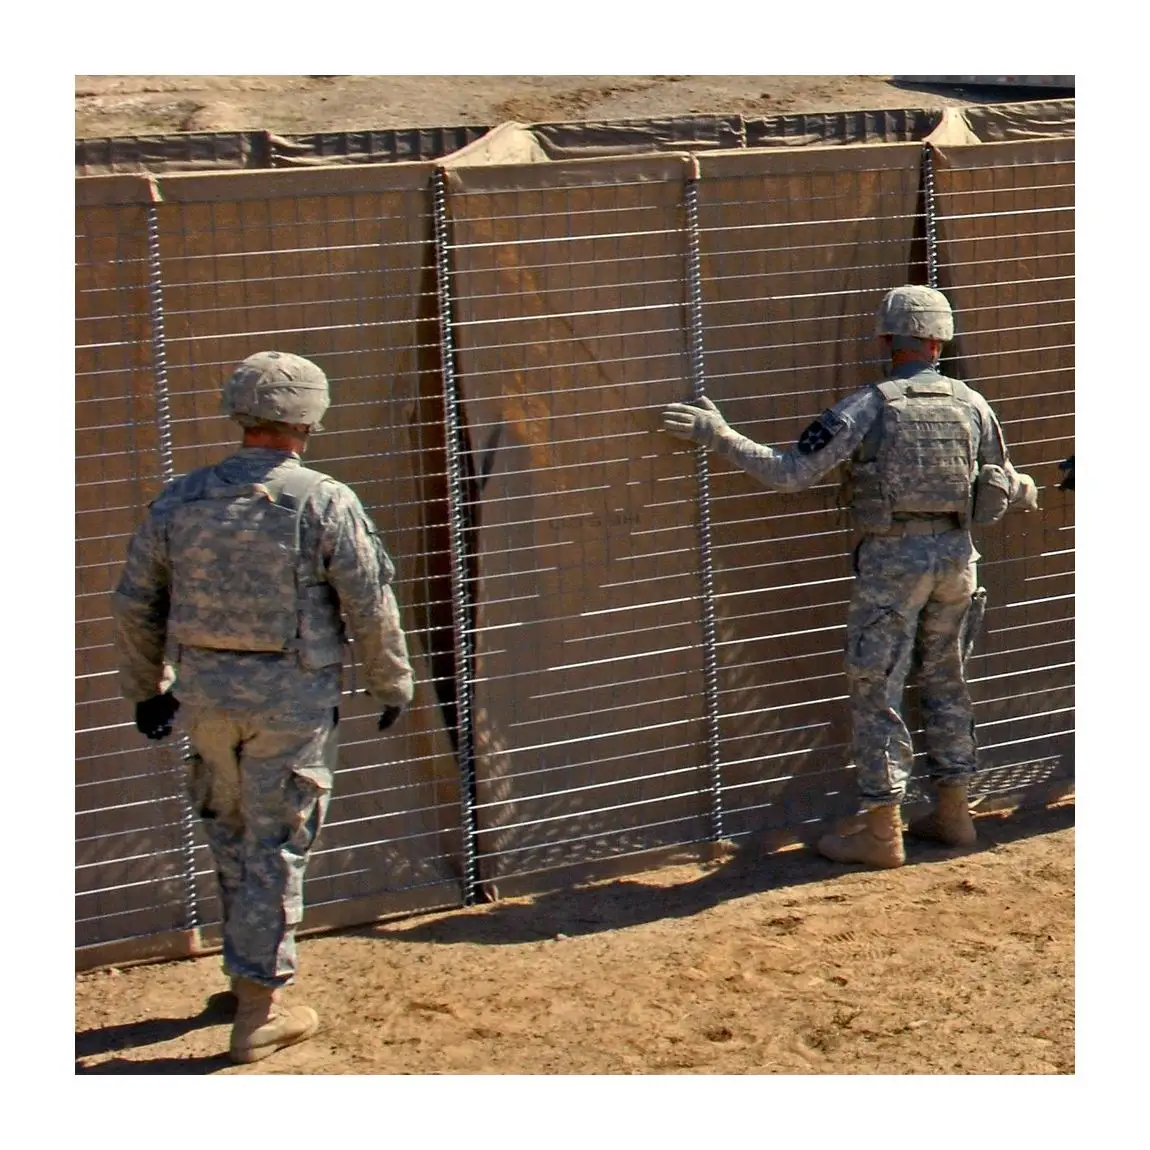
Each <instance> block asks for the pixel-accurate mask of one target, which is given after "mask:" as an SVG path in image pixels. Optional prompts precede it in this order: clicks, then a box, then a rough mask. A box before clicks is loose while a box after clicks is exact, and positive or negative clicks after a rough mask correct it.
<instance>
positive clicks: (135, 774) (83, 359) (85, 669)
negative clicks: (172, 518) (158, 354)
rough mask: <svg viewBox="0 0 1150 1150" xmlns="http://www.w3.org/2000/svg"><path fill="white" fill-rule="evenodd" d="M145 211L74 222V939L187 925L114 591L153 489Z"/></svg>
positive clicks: (169, 820)
mask: <svg viewBox="0 0 1150 1150" xmlns="http://www.w3.org/2000/svg"><path fill="white" fill-rule="evenodd" d="M152 336H153V331H152V326H151V322H150V316H149V295H148V237H147V219H146V209H145V208H144V207H143V206H140V205H128V206H123V205H120V204H117V203H115V202H112V203H110V204H108V205H106V206H99V207H92V208H81V209H79V210H78V211H77V227H76V483H75V499H76V807H75V820H76V826H75V834H76V854H75V865H76V945H77V946H81V945H85V944H87V943H91V942H96V941H103V940H105V939H109V938H121V937H124V936H125V935H129V934H139V935H154V934H160V933H162V932H164V931H169V930H177V929H181V928H182V927H183V926H184V908H183V885H182V884H183V872H184V861H185V860H184V858H183V855H182V842H183V838H182V830H181V820H182V807H181V803H180V801H179V792H178V785H177V780H178V775H177V773H176V772H177V769H178V768H179V762H178V756H177V754H176V753H175V751H174V750H173V749H172V748H169V747H164V748H162V749H158V748H156V747H154V746H153V745H152V744H147V743H145V742H144V740H143V738H141V737H140V736H139V735H138V734H137V732H136V729H135V727H134V726H132V725H131V723H130V721H129V722H128V725H127V726H125V722H126V721H128V720H130V718H131V716H130V713H129V711H128V708H127V706H126V704H125V703H124V702H123V700H122V699H120V698H119V689H118V685H117V682H116V660H115V654H114V651H113V649H112V646H111V643H112V620H111V613H110V610H109V606H108V600H109V595H110V593H111V591H112V589H113V588H114V586H115V584H116V580H117V579H118V577H119V571H120V567H121V566H122V564H123V561H124V548H125V546H126V544H127V540H128V536H129V535H130V533H131V531H132V530H133V528H134V522H135V515H136V514H137V513H138V509H139V508H140V507H142V506H143V505H144V504H145V502H146V501H147V500H148V499H150V498H152V497H153V496H154V495H155V494H156V492H157V491H158V490H159V474H160V458H159V449H158V443H157V435H156V420H155V414H156V413H155V406H156V397H155V385H154V381H153V378H152V354H151V340H152Z"/></svg>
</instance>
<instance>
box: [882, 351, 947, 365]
mask: <svg viewBox="0 0 1150 1150" xmlns="http://www.w3.org/2000/svg"><path fill="white" fill-rule="evenodd" d="M907 363H917V364H921V365H922V366H923V367H937V366H938V361H937V360H936V359H935V357H934V356H933V355H931V354H930V353H929V352H922V351H918V350H915V349H912V348H896V349H895V350H894V351H892V352H891V353H890V366H891V368H892V370H893V369H894V368H898V367H902V366H903V365H904V364H907Z"/></svg>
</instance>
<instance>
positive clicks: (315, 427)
mask: <svg viewBox="0 0 1150 1150" xmlns="http://www.w3.org/2000/svg"><path fill="white" fill-rule="evenodd" d="M330 403H331V394H330V392H329V391H328V386H327V376H326V375H324V373H323V372H322V371H321V370H320V368H318V367H317V366H316V365H315V364H314V363H312V362H311V360H310V359H304V358H303V356H301V355H293V354H292V353H291V352H288V351H258V352H256V353H255V354H254V355H249V356H248V357H247V359H245V360H244V361H243V363H241V364H240V365H239V366H238V367H237V368H236V369H235V371H234V372H232V374H231V377H230V378H229V379H228V381H227V382H226V383H225V384H224V390H223V395H222V396H221V399H220V410H221V412H222V413H223V414H224V415H230V416H231V417H232V418H233V419H235V420H236V421H237V422H238V423H240V424H246V423H249V422H250V421H258V422H266V423H303V424H307V425H308V426H309V427H310V428H311V430H312V431H322V430H323V425H322V424H321V423H320V419H321V418H322V417H323V414H324V412H325V411H327V409H328V405H329V404H330ZM245 417H246V418H245Z"/></svg>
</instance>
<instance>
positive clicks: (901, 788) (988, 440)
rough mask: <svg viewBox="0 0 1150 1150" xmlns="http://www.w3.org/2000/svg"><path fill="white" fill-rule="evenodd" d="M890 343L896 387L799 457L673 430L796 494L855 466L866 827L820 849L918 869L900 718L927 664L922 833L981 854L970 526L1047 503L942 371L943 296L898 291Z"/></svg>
mask: <svg viewBox="0 0 1150 1150" xmlns="http://www.w3.org/2000/svg"><path fill="white" fill-rule="evenodd" d="M877 334H878V335H879V336H880V337H881V339H882V340H883V343H884V346H885V347H886V349H887V352H888V354H889V356H890V361H891V369H890V372H889V375H888V377H887V378H886V379H885V380H883V381H882V382H880V383H877V384H874V385H872V386H868V387H865V388H863V389H861V390H859V391H856V392H854V393H853V394H852V395H849V396H847V397H846V398H845V399H843V400H841V401H840V402H839V403H837V404H835V406H834V407H832V408H830V409H829V410H828V411H824V412H823V414H822V415H820V416H819V417H818V419H816V420H815V421H814V422H813V423H812V424H811V425H810V426H809V427H807V428H806V430H805V431H803V433H802V434H801V435H800V436H799V439H798V442H797V443H796V444H795V445H794V447H792V448H791V449H790V450H789V451H779V450H776V449H775V448H772V447H768V446H766V445H764V444H758V443H755V442H753V441H752V440H750V439H748V438H747V437H746V436H743V435H740V434H739V433H738V432H737V431H735V430H734V429H733V428H731V427H730V426H728V424H727V422H726V421H725V420H724V419H723V417H722V415H721V414H720V412H719V409H718V408H717V407H716V406H715V405H714V404H713V403H712V402H711V401H710V400H709V399H706V398H705V397H704V398H702V399H700V400H699V401H697V402H696V403H673V404H670V405H669V406H668V407H667V409H666V410H665V411H664V413H663V426H664V428H665V430H666V431H668V432H669V433H670V434H671V435H673V436H676V437H677V438H679V439H685V440H691V441H694V442H695V443H699V444H702V445H703V446H705V447H707V448H708V449H710V450H711V451H714V452H716V453H718V454H719V455H722V456H723V457H724V458H726V459H728V460H729V461H730V462H731V463H733V464H734V465H735V466H736V467H739V468H741V469H742V470H743V471H745V472H747V474H748V475H751V476H753V477H754V478H755V479H758V480H759V481H760V482H762V483H763V484H765V485H766V486H769V487H775V488H780V489H782V490H791V491H793V490H798V489H801V488H804V487H809V486H810V485H811V484H813V483H815V482H817V481H818V480H819V479H820V478H821V477H822V476H823V475H825V474H826V473H827V472H828V471H830V470H831V469H832V468H833V467H835V466H837V465H838V464H840V463H845V464H846V479H845V482H844V491H843V497H844V498H843V502H844V503H845V505H846V506H848V507H849V509H850V514H851V520H852V524H853V526H854V528H855V529H856V531H857V532H858V534H859V536H860V539H859V542H858V545H857V546H856V548H855V551H854V559H853V567H854V574H855V579H854V586H853V590H852V596H851V602H850V606H849V609H848V613H847V635H846V651H845V664H846V677H847V684H848V691H849V699H850V712H851V721H852V742H853V757H854V764H855V767H856V771H857V778H858V787H859V795H860V799H861V804H862V807H863V809H864V812H865V818H864V820H863V823H862V825H861V826H860V827H859V828H858V829H856V830H855V831H853V832H852V833H849V834H844V835H836V834H827V835H824V836H823V837H822V838H821V839H820V840H819V843H818V849H819V851H820V852H821V853H822V854H824V855H825V856H826V857H827V858H830V859H834V860H835V861H836V862H858V863H864V864H866V865H868V866H873V867H896V866H900V865H901V864H902V863H903V862H904V861H905V858H906V856H905V852H904V847H903V829H902V819H901V815H900V805H901V803H902V802H903V800H904V798H905V795H906V785H907V779H908V777H909V774H910V768H911V762H912V757H913V747H912V744H911V737H910V732H909V731H908V730H907V727H906V724H905V722H904V721H903V719H902V717H901V714H900V710H901V707H902V697H903V690H904V687H905V684H906V679H907V675H908V673H909V671H910V667H911V661H912V658H914V656H916V655H917V657H918V664H919V670H918V675H917V681H918V687H919V695H920V699H921V703H922V712H923V721H924V726H925V732H926V752H927V759H928V764H929V769H930V774H931V778H932V780H933V781H934V783H935V785H936V788H937V796H938V797H937V804H936V806H935V807H934V808H933V809H932V810H931V812H930V813H929V814H927V815H926V816H924V818H922V819H919V820H917V821H915V822H913V823H912V824H911V825H910V827H909V830H910V833H911V834H913V835H916V836H918V837H921V838H929V839H934V840H938V841H941V842H944V843H947V844H949V845H952V846H968V845H971V844H973V843H974V842H975V838H976V834H975V828H974V821H973V819H972V818H971V816H970V809H969V806H968V801H967V788H968V783H969V779H970V776H971V775H972V774H973V772H974V770H975V765H976V743H975V731H974V715H973V708H972V705H971V700H970V694H969V692H968V690H967V685H966V681H965V675H964V663H965V659H966V657H967V655H968V654H969V650H970V647H971V645H972V643H973V641H974V637H975V632H976V625H977V621H978V619H979V618H980V617H981V613H982V611H983V610H984V609H985V597H986V592H985V591H984V590H982V588H980V587H978V581H977V577H976V564H977V561H978V558H979V555H978V552H977V551H976V550H975V548H974V544H973V541H972V539H971V535H970V529H971V526H972V525H974V524H988V523H994V522H997V521H998V520H999V519H1001V518H1002V516H1003V515H1004V514H1005V513H1006V511H1007V510H1008V509H1009V508H1022V509H1024V510H1027V511H1031V510H1035V509H1036V508H1037V491H1036V488H1035V485H1034V482H1033V480H1032V479H1031V478H1030V477H1029V476H1028V475H1023V474H1021V473H1019V472H1017V471H1015V470H1014V468H1013V467H1012V466H1011V463H1010V460H1009V457H1008V455H1007V450H1006V443H1005V440H1004V437H1003V434H1002V429H1001V427H1000V426H999V422H998V419H997V417H996V416H995V414H994V412H993V411H992V410H991V408H990V405H989V404H988V403H987V402H986V400H985V399H984V398H983V397H982V396H981V395H979V394H978V392H976V391H974V390H973V389H972V388H970V387H968V386H966V385H965V384H963V383H961V382H959V381H958V380H954V379H948V378H947V377H945V376H943V375H942V374H941V373H940V372H939V371H938V367H937V364H938V358H939V354H940V352H941V350H942V346H943V344H944V343H946V342H947V341H948V340H950V339H952V338H953V336H954V320H953V315H952V313H951V308H950V304H949V303H948V302H947V299H946V297H945V296H944V295H942V293H941V292H938V291H935V290H934V289H932V288H928V287H921V286H915V285H907V286H904V287H898V288H894V289H893V290H891V291H890V292H888V293H887V295H886V296H885V297H884V299H883V300H882V303H881V305H880V307H879V309H878V314H877Z"/></svg>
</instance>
